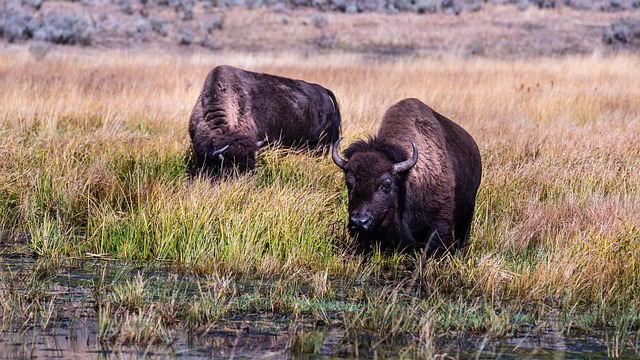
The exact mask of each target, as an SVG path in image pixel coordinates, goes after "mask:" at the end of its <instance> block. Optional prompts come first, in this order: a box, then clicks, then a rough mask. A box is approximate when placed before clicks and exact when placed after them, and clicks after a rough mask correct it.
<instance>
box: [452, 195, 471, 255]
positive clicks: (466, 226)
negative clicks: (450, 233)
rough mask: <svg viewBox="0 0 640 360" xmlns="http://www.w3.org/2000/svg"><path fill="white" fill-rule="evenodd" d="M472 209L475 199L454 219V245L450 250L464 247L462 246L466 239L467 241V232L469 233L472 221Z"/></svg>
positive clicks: (464, 244)
mask: <svg viewBox="0 0 640 360" xmlns="http://www.w3.org/2000/svg"><path fill="white" fill-rule="evenodd" d="M474 209H475V201H474V203H473V204H472V205H471V206H470V207H469V208H468V209H467V211H466V212H465V213H463V214H462V216H460V217H459V218H458V219H456V225H455V230H454V236H455V239H456V243H455V245H454V249H452V250H459V249H464V247H465V246H466V244H467V241H469V234H470V233H471V223H472V222H473V212H474Z"/></svg>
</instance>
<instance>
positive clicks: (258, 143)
mask: <svg viewBox="0 0 640 360" xmlns="http://www.w3.org/2000/svg"><path fill="white" fill-rule="evenodd" d="M267 139H268V137H267V136H266V135H265V137H264V139H262V140H258V141H256V147H258V148H261V147H263V146H264V145H265V144H266V143H267Z"/></svg>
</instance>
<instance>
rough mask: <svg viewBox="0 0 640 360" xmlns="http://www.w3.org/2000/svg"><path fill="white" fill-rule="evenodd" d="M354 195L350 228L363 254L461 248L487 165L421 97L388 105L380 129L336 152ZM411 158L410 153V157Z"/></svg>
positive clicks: (457, 130) (434, 252)
mask: <svg viewBox="0 0 640 360" xmlns="http://www.w3.org/2000/svg"><path fill="white" fill-rule="evenodd" d="M341 140H342V138H340V139H338V140H337V141H336V142H335V144H334V146H333V151H332V158H333V161H334V162H335V164H336V165H337V166H338V167H340V168H341V169H342V170H343V171H344V179H345V183H346V186H347V191H348V199H349V205H348V206H349V223H348V229H349V232H350V233H351V235H353V236H355V238H356V239H357V243H358V245H359V247H360V250H361V251H371V249H372V247H373V246H374V245H375V244H379V248H380V249H381V250H382V251H409V250H418V249H424V251H426V252H427V253H428V254H432V255H442V254H445V253H447V252H448V251H455V250H457V249H461V248H463V246H464V245H465V242H466V241H467V240H468V238H469V231H470V229H471V221H472V218H473V212H474V207H475V201H476V193H477V190H478V187H479V186H480V178H481V175H482V164H481V159H480V152H479V151H478V146H477V144H476V142H475V141H474V140H473V138H472V137H471V135H469V133H467V132H466V131H465V130H464V129H463V128H462V127H460V126H459V125H457V124H455V123H454V122H453V121H451V120H449V119H447V118H446V117H444V116H442V115H440V114H439V113H437V112H435V111H434V110H432V109H431V108H430V107H429V106H427V105H425V104H424V103H423V102H421V101H420V100H418V99H405V100H402V101H400V102H398V103H397V104H395V105H393V106H392V107H390V108H389V109H388V110H387V111H386V113H385V114H384V117H383V118H382V122H381V124H380V128H379V129H378V134H377V135H375V136H373V137H371V138H369V139H368V141H364V140H359V141H356V142H354V143H352V144H351V145H350V146H349V147H347V148H346V149H345V150H344V152H343V155H344V156H345V158H342V157H340V155H339V154H338V150H337V149H338V145H339V143H340V141H341ZM409 153H410V154H411V155H408V154H409Z"/></svg>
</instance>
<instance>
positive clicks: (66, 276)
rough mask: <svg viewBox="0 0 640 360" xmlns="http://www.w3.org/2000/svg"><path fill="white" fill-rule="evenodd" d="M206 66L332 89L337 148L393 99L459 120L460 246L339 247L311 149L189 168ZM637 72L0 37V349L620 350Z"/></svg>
mask: <svg viewBox="0 0 640 360" xmlns="http://www.w3.org/2000/svg"><path fill="white" fill-rule="evenodd" d="M220 64H230V65H234V66H238V67H242V68H245V69H249V70H253V71H259V72H267V73H272V74H278V75H282V76H286V77H291V78H296V79H304V80H306V81H310V82H316V83H319V84H321V85H323V86H325V87H327V88H329V89H331V90H332V91H333V92H334V93H335V94H336V97H337V99H338V101H339V104H340V107H341V109H340V110H341V113H342V119H343V120H342V121H343V125H342V131H343V135H344V137H345V140H344V141H343V144H347V143H350V142H352V141H354V140H355V139H358V138H363V137H366V136H368V135H369V134H372V133H373V132H375V131H376V129H377V126H378V124H379V121H380V119H381V117H382V114H383V113H384V111H385V110H386V109H387V108H388V107H389V106H391V105H392V104H394V103H396V102H397V101H399V100H401V99H403V98H407V97H415V98H418V99H420V100H422V101H424V102H425V103H426V104H428V105H430V106H431V107H433V108H434V109H435V110H436V111H438V112H440V113H442V114H443V115H445V116H447V117H449V118H450V119H452V120H453V121H455V122H457V123H458V124H460V125H461V126H462V127H464V128H465V129H466V130H467V131H468V132H469V133H470V134H471V135H472V136H473V137H474V138H475V140H476V142H477V143H478V145H479V147H480V152H481V155H482V160H483V178H482V184H481V186H480V190H479V193H478V202H477V206H476V213H475V219H474V222H473V227H472V230H471V238H470V243H469V244H468V249H467V250H468V251H467V252H466V253H460V254H455V255H453V256H450V257H446V258H444V259H425V258H422V257H420V256H413V255H394V256H386V255H385V256H381V255H379V254H374V255H373V256H372V257H370V258H364V257H360V256H356V255H353V254H352V252H351V250H350V249H351V248H352V243H351V240H350V239H349V237H348V235H347V232H346V221H347V213H346V212H347V211H346V206H347V200H346V189H345V187H344V184H343V179H342V172H341V171H340V169H339V168H337V167H336V166H335V165H334V164H333V162H332V161H331V158H330V156H323V157H316V156H311V155H309V154H306V153H304V152H292V151H285V150H282V149H278V148H275V147H271V148H268V149H265V150H263V151H261V152H260V153H259V156H258V161H257V166H256V169H255V170H254V171H253V172H252V173H249V174H246V175H242V176H239V177H236V178H230V179H225V180H222V181H219V182H211V181H209V180H207V179H201V178H196V179H192V178H190V177H189V175H188V171H187V170H188V168H189V166H190V163H191V161H192V159H191V154H190V151H189V145H190V143H189V137H188V134H187V123H188V117H189V114H190V111H191V108H192V107H193V105H194V103H195V100H196V98H197V96H198V94H199V91H200V89H201V86H202V82H203V80H204V78H205V76H206V74H207V72H208V71H209V70H211V69H212V68H213V67H214V66H215V65H220ZM639 69H640V56H639V55H638V54H633V53H628V54H625V53H620V54H617V55H615V54H613V55H606V56H605V55H599V54H597V53H595V54H590V55H573V56H564V57H535V58H522V59H496V58H487V57H474V56H471V57H468V56H456V55H455V54H451V55H450V56H447V55H443V56H438V57H430V56H426V55H413V56H404V57H394V58H384V59H376V58H372V57H367V56H362V55H359V54H356V53H346V52H340V51H335V52H327V53H318V54H313V55H312V56H309V55H308V54H307V55H305V54H304V53H298V52H285V53H282V52H281V53H278V54H275V53H269V52H266V53H247V52H227V51H218V52H210V51H204V50H203V51H190V52H163V51H160V50H157V49H156V50H148V51H127V50H123V49H102V50H93V49H78V48H69V49H66V50H65V51H61V50H59V49H56V50H54V51H50V52H49V53H48V54H47V55H46V56H44V57H35V56H33V55H32V54H31V53H30V52H29V51H28V49H27V47H26V46H17V45H16V46H14V45H12V46H10V47H9V48H5V49H4V50H3V51H2V52H1V53H0V159H1V160H0V236H1V244H2V246H1V248H0V255H1V256H2V257H3V261H4V262H5V263H4V265H2V266H1V268H0V333H2V334H3V335H2V337H3V338H4V339H5V341H4V342H2V341H0V342H2V343H3V344H4V345H2V344H0V347H1V348H2V349H3V350H2V351H0V353H2V352H4V355H5V357H6V356H12V357H18V356H27V355H28V354H32V355H33V354H34V352H33V351H34V350H33V349H32V348H31V347H30V346H29V342H28V341H25V342H24V343H23V345H22V346H14V347H11V346H8V344H10V341H9V340H7V339H9V338H10V336H16V335H15V334H24V335H25V336H27V335H28V334H32V333H33V332H34V331H37V332H38V333H39V334H46V333H47V332H55V331H60V330H56V329H59V328H61V327H62V328H64V329H65V331H68V332H70V333H71V332H72V330H73V329H76V328H80V327H81V324H85V323H88V324H89V325H88V327H89V330H88V333H89V335H88V340H87V343H89V342H90V341H91V342H93V343H94V346H95V348H96V349H98V348H99V349H103V351H106V352H107V354H108V353H109V352H114V353H118V352H119V351H120V352H124V351H126V349H129V350H130V349H132V348H135V349H142V350H141V351H144V352H145V354H147V353H148V352H149V351H151V352H152V353H153V352H155V353H156V354H164V353H169V354H170V353H172V351H175V347H177V346H178V344H184V343H187V344H190V345H189V346H186V349H182V350H181V351H184V352H185V354H192V355H193V353H190V352H189V351H196V352H197V351H201V352H203V353H206V351H209V352H210V353H208V354H209V355H211V354H214V355H218V356H229V355H230V354H232V355H233V354H243V353H246V354H258V353H261V352H266V351H269V353H270V354H272V355H274V356H276V357H285V356H291V355H300V356H302V355H309V354H316V355H319V356H323V357H328V356H334V357H358V356H359V357H369V358H373V357H375V356H381V357H385V356H389V357H408V358H418V357H421V358H422V357H431V358H434V357H446V356H450V357H454V358H455V357H461V358H465V357H473V356H476V355H478V356H479V355H480V354H488V355H483V356H487V357H499V355H500V354H501V353H516V354H519V356H525V355H530V354H536V353H537V354H538V355H540V356H542V355H541V354H547V355H548V354H550V353H553V351H556V350H557V351H576V354H578V353H579V352H580V351H579V350H576V349H575V348H572V347H571V345H570V344H571V343H572V341H574V339H588V342H587V344H588V346H587V348H588V349H589V351H594V353H596V352H597V353H600V354H604V355H608V356H611V357H618V356H619V357H625V356H626V357H634V356H638V355H640V332H639V329H640V140H639V139H640V111H639V109H640V86H638V84H640V70H639ZM343 146H345V145H343ZM86 268H89V270H91V271H93V272H94V273H95V274H97V275H96V276H95V277H91V278H90V279H85V280H82V279H80V278H76V277H74V276H72V274H75V273H76V271H78V269H86ZM91 319H93V320H91ZM10 334H13V335H10ZM89 339H92V340H89ZM541 339H542V340H541ZM34 344H35V343H34ZM32 345H33V344H32ZM33 346H34V347H37V346H36V345H33ZM104 349H107V350H104ZM145 349H146V350H145ZM149 349H151V350H149ZM193 349H200V350H193ZM541 349H542V350H541ZM549 349H552V350H549ZM553 349H555V350H553ZM487 351H488V353H486V352H487ZM585 351H586V350H585ZM93 355H94V356H97V355H96V354H95V353H94V354H93ZM194 356H197V355H194ZM575 356H578V355H574V358H575Z"/></svg>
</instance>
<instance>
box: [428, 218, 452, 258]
mask: <svg viewBox="0 0 640 360" xmlns="http://www.w3.org/2000/svg"><path fill="white" fill-rule="evenodd" d="M424 243H425V244H426V245H427V247H426V251H427V252H428V253H430V254H434V255H436V256H441V255H444V254H445V253H446V252H447V251H453V234H452V226H451V223H450V222H449V221H446V220H438V221H436V222H435V226H434V227H433V230H432V231H431V232H430V233H429V234H428V235H427V238H426V239H424Z"/></svg>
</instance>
